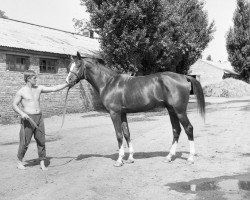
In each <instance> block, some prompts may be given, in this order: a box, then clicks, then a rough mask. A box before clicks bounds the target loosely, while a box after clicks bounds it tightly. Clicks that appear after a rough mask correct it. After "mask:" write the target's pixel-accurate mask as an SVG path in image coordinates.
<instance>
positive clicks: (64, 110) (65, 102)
mask: <svg viewBox="0 0 250 200" xmlns="http://www.w3.org/2000/svg"><path fill="white" fill-rule="evenodd" d="M69 89H70V87H68V90H67V92H66V97H65V101H64V108H63V119H62V125H61V128H62V127H63V124H64V119H65V114H66V109H67V99H68V93H69Z"/></svg>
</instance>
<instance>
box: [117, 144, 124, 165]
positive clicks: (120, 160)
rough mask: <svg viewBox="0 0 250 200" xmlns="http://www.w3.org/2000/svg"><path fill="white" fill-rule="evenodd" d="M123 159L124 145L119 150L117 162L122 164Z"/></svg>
mask: <svg viewBox="0 0 250 200" xmlns="http://www.w3.org/2000/svg"><path fill="white" fill-rule="evenodd" d="M123 157H124V147H123V145H122V146H121V147H120V149H119V158H118V160H117V162H122V159H123Z"/></svg>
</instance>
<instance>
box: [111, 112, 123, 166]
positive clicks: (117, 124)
mask: <svg viewBox="0 0 250 200" xmlns="http://www.w3.org/2000/svg"><path fill="white" fill-rule="evenodd" d="M110 117H111V119H112V122H113V124H114V128H115V132H116V138H117V141H118V147H119V157H118V159H117V161H116V163H115V164H114V166H115V167H121V166H122V165H123V157H124V147H123V135H122V126H121V125H122V121H121V114H120V113H115V112H110Z"/></svg>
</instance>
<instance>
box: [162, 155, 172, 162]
mask: <svg viewBox="0 0 250 200" xmlns="http://www.w3.org/2000/svg"><path fill="white" fill-rule="evenodd" d="M164 162H165V163H170V162H172V157H170V156H167V157H166V159H165V160H164Z"/></svg>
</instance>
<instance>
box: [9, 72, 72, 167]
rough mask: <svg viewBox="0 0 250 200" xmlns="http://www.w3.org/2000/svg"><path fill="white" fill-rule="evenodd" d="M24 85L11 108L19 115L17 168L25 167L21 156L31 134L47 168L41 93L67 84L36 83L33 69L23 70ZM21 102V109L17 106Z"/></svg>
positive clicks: (53, 90) (55, 89)
mask: <svg viewBox="0 0 250 200" xmlns="http://www.w3.org/2000/svg"><path fill="white" fill-rule="evenodd" d="M24 81H25V82H26V85H25V86H23V87H22V88H21V89H19V90H18V91H17V93H16V95H15V98H14V100H13V110H14V111H15V112H17V113H18V114H19V115H20V116H21V130H20V144H19V149H18V153H17V158H18V161H17V168H18V169H26V167H25V166H24V164H23V157H24V155H25V153H26V151H27V149H28V146H29V143H30V141H31V138H32V136H33V135H34V138H35V140H36V143H37V150H38V156H39V160H40V166H41V169H42V170H47V167H46V166H45V164H44V160H45V157H46V149H45V129H44V121H43V116H42V111H41V108H40V95H41V93H48V92H56V91H59V90H62V89H64V88H66V87H67V86H68V84H67V83H65V84H61V85H56V86H53V87H46V86H42V85H36V82H37V75H36V73H35V72H34V71H33V70H27V71H25V72H24ZM20 103H21V105H22V109H21V108H20V107H19V106H18V105H19V104H20Z"/></svg>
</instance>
